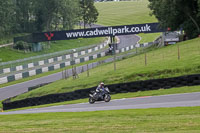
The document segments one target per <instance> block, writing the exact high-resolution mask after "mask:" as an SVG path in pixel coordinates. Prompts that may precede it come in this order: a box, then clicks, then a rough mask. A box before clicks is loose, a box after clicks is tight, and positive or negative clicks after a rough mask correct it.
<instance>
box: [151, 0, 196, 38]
mask: <svg viewBox="0 0 200 133" xmlns="http://www.w3.org/2000/svg"><path fill="white" fill-rule="evenodd" d="M149 2H150V4H149V8H150V9H151V10H152V14H153V15H155V16H156V18H157V19H158V20H159V22H160V24H161V26H162V27H164V28H167V27H170V28H171V29H172V30H178V29H183V30H184V31H185V33H186V35H187V36H188V37H189V38H194V37H197V36H198V35H200V0H149Z"/></svg>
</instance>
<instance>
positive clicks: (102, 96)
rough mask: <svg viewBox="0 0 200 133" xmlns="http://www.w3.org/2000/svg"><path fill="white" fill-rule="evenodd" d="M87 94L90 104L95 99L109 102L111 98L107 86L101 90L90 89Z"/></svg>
mask: <svg viewBox="0 0 200 133" xmlns="http://www.w3.org/2000/svg"><path fill="white" fill-rule="evenodd" d="M89 96H90V97H89V103H90V104H93V103H95V102H96V101H105V102H109V101H110V100H111V96H110V91H109V89H108V87H106V88H104V91H103V90H100V91H98V90H96V91H91V92H90V94H89Z"/></svg>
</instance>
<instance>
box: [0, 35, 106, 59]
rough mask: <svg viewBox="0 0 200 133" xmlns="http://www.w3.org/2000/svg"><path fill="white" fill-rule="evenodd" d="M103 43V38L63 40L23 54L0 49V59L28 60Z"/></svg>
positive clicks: (5, 48) (7, 48)
mask: <svg viewBox="0 0 200 133" xmlns="http://www.w3.org/2000/svg"><path fill="white" fill-rule="evenodd" d="M103 41H104V38H89V39H77V40H64V41H57V42H52V43H51V48H50V49H46V50H44V51H42V52H30V53H24V52H23V51H18V50H13V49H11V48H10V47H4V48H0V58H1V59H2V62H7V61H12V60H17V59H23V58H28V57H32V56H38V55H44V54H48V53H54V52H58V51H63V50H68V49H74V48H80V47H84V46H89V45H94V44H99V43H101V42H103Z"/></svg>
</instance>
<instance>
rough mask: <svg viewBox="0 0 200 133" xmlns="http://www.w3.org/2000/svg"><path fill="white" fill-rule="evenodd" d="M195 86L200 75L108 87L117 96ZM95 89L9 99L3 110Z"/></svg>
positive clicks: (69, 97)
mask: <svg viewBox="0 0 200 133" xmlns="http://www.w3.org/2000/svg"><path fill="white" fill-rule="evenodd" d="M193 85H200V74H195V75H187V76H181V77H174V78H165V79H153V80H146V81H136V82H129V83H120V84H112V85H107V86H108V87H109V89H110V91H111V94H116V93H126V92H137V91H146V90H157V89H161V88H163V89H168V88H172V87H181V86H193ZM95 88H96V87H92V88H88V89H81V90H76V91H73V92H68V93H61V94H50V95H46V96H42V97H35V98H28V99H24V100H20V101H15V102H10V101H9V99H7V100H5V101H3V109H4V110H8V109H15V108H21V107H28V106H35V105H42V104H49V103H56V102H62V101H70V100H77V99H82V98H87V97H88V94H89V92H90V91H91V90H94V89H95Z"/></svg>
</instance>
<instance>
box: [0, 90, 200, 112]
mask: <svg viewBox="0 0 200 133" xmlns="http://www.w3.org/2000/svg"><path fill="white" fill-rule="evenodd" d="M193 92H200V86H185V87H178V88H170V89H159V90H151V91H139V92H130V93H119V94H113V95H111V97H112V100H113V99H122V98H134V97H142V96H159V95H168V94H180V93H193ZM86 102H88V98H85V99H79V100H72V101H65V102H59V103H52V104H45V105H39V106H32V107H24V108H18V109H12V110H8V111H16V110H25V109H32V108H42V107H50V106H58V105H67V104H77V103H86ZM2 107H3V106H2V103H1V102H0V108H2Z"/></svg>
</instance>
